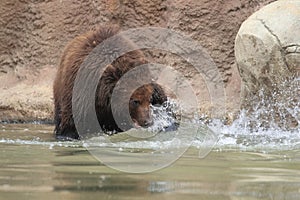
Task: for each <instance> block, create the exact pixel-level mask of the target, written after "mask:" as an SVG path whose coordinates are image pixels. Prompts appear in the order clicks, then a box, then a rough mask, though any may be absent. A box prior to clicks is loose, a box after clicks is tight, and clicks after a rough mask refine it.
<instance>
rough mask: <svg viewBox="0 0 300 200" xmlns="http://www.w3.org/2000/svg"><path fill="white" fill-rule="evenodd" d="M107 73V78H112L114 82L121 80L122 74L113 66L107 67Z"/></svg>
mask: <svg viewBox="0 0 300 200" xmlns="http://www.w3.org/2000/svg"><path fill="white" fill-rule="evenodd" d="M105 72H106V73H107V75H106V77H111V78H112V79H113V80H119V79H120V78H121V72H120V70H118V69H117V68H116V67H114V66H113V65H107V67H106V69H105Z"/></svg>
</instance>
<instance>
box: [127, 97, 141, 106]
mask: <svg viewBox="0 0 300 200" xmlns="http://www.w3.org/2000/svg"><path fill="white" fill-rule="evenodd" d="M140 103H141V102H140V101H139V100H136V99H130V104H131V105H133V106H138V105H140Z"/></svg>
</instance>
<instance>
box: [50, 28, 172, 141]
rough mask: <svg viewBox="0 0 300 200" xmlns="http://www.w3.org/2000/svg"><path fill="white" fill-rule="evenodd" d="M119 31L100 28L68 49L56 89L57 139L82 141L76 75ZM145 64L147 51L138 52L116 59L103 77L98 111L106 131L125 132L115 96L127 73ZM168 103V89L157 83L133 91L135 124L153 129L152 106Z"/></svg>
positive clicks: (99, 89) (98, 90)
mask: <svg viewBox="0 0 300 200" xmlns="http://www.w3.org/2000/svg"><path fill="white" fill-rule="evenodd" d="M118 32H119V28H118V27H117V26H115V25H109V26H100V27H97V28H96V29H95V30H92V31H89V32H87V33H85V34H82V35H80V36H77V37H76V38H74V39H73V40H72V41H71V42H70V43H69V44H68V45H67V46H66V48H65V50H64V52H63V55H62V58H61V62H60V66H59V68H58V71H57V75H56V78H55V80H54V86H53V93H54V104H55V105H54V106H55V108H54V109H55V112H54V115H55V116H54V121H55V134H56V137H57V138H60V139H79V138H80V137H79V135H78V133H77V130H76V127H75V124H74V120H73V115H72V92H73V87H74V82H75V78H76V75H77V73H78V70H79V68H80V66H81V64H82V63H83V61H84V59H85V58H86V57H87V56H88V55H89V53H90V52H91V51H92V50H93V49H94V48H95V47H96V46H97V45H98V44H100V43H101V42H103V41H104V40H105V39H107V38H109V37H111V36H113V35H115V34H117V33H118ZM124 41H125V42H127V39H126V38H124ZM124 41H122V44H124V43H123V42H124ZM127 43H128V45H131V44H132V43H130V41H128V42H127ZM127 43H126V44H127ZM122 44H120V45H122ZM93 55H94V54H93ZM94 56H96V55H94ZM145 63H147V60H146V58H145V56H144V54H143V52H142V51H140V50H134V51H131V52H128V53H126V54H124V55H122V56H120V57H119V58H117V59H116V60H114V61H113V62H112V63H111V64H110V65H109V66H107V68H106V69H105V71H104V73H103V74H102V76H101V78H100V81H99V83H98V86H97V91H96V94H95V110H96V114H97V119H98V122H99V124H100V126H101V128H102V130H103V131H104V132H121V131H124V130H121V129H120V128H119V127H118V125H117V123H116V122H115V120H114V117H113V114H112V108H111V95H112V92H113V89H114V87H115V86H116V83H117V82H118V81H119V80H120V78H121V77H122V76H123V75H124V74H125V73H126V72H128V71H129V70H131V69H133V68H135V67H136V66H139V65H142V64H145ZM145 76H148V74H145ZM166 100H167V97H166V94H165V92H164V90H163V89H162V87H161V86H159V85H158V84H156V83H149V84H147V85H143V86H141V87H139V88H138V89H137V90H136V91H134V92H133V94H132V95H131V98H130V101H129V102H128V106H129V112H130V116H131V118H132V121H133V122H134V124H135V125H136V126H141V127H147V126H150V125H151V124H152V119H151V113H150V105H151V104H162V103H163V102H165V101H166ZM120 112H121V111H120Z"/></svg>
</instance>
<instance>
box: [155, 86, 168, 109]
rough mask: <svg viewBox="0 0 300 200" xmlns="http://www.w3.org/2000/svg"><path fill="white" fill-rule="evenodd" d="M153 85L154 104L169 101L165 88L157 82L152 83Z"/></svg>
mask: <svg viewBox="0 0 300 200" xmlns="http://www.w3.org/2000/svg"><path fill="white" fill-rule="evenodd" d="M151 86H152V87H153V94H152V99H151V104H152V105H157V104H158V105H161V104H162V103H163V102H165V101H167V96H166V93H165V91H164V90H163V88H162V87H161V86H160V85H158V84H157V83H151Z"/></svg>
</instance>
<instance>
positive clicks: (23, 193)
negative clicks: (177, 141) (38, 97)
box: [0, 124, 300, 200]
mask: <svg viewBox="0 0 300 200" xmlns="http://www.w3.org/2000/svg"><path fill="white" fill-rule="evenodd" d="M1 126H2V128H1V129H0V151H1V154H0V199H1V200H2V199H3V200H4V199H5V200H10V199H43V200H47V199H49V200H50V199H51V200H52V199H54V200H55V199H84V200H87V199H121V200H122V199H128V200H129V199H133V200H135V199H159V200H162V199H172V200H176V199H185V200H186V199H197V200H201V199H205V200H207V199H208V200H210V199H212V200H219V199H220V200H224V199H225V200H226V199H234V200H235V199H245V200H252V199H270V200H274V199H287V200H292V199H300V148H296V147H295V145H293V148H290V149H289V148H286V147H285V148H284V150H283V149H282V150H280V148H275V149H274V148H272V149H269V147H266V148H265V149H261V148H260V149H257V150H256V149H255V148H251V146H250V147H248V148H241V147H236V148H235V147H233V145H230V147H229V146H226V145H216V146H215V148H214V149H213V151H212V152H211V153H210V154H209V155H208V156H207V157H205V158H204V159H199V158H198V157H197V151H198V150H197V149H196V148H195V147H191V148H190V149H189V150H188V151H187V152H186V153H185V154H184V155H183V156H182V157H181V158H180V159H178V160H177V161H176V162H175V163H173V164H172V165H171V166H169V167H167V168H164V169H161V170H158V171H156V172H152V173H146V174H128V173H123V172H119V171H116V170H113V169H110V168H108V167H106V166H105V165H104V164H102V163H101V162H99V161H98V160H96V159H95V158H94V157H93V156H92V155H91V154H90V153H89V151H87V150H86V149H85V148H84V147H82V145H81V143H80V142H57V141H55V140H54V139H53V135H52V130H53V127H52V126H50V125H5V124H3V125H0V127H1ZM296 146H297V145H296ZM145 159H147V158H145Z"/></svg>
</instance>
